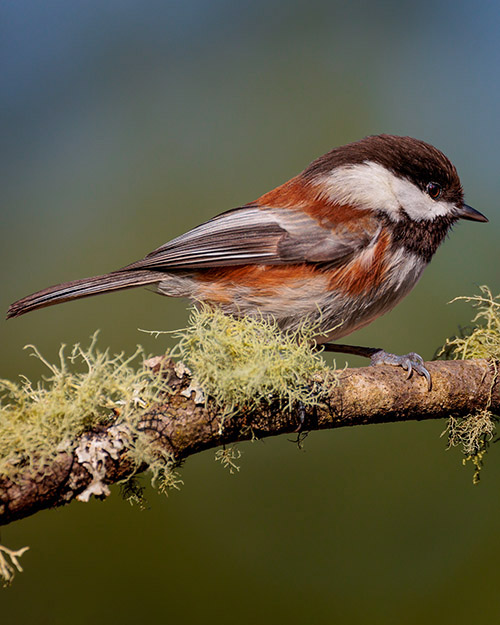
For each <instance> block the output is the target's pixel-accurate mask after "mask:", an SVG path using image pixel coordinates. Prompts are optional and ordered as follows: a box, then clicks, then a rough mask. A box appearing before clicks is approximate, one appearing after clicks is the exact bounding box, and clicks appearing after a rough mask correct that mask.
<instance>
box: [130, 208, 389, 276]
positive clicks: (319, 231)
mask: <svg viewBox="0 0 500 625" xmlns="http://www.w3.org/2000/svg"><path fill="white" fill-rule="evenodd" d="M377 234H378V230H377V224H376V223H375V222H374V220H371V219H368V220H367V219H366V218H365V219H364V220H363V219H360V220H359V225H358V227H357V228H356V229H354V230H353V229H352V225H351V227H350V228H348V227H346V226H342V225H341V224H338V225H336V226H335V228H333V229H326V228H323V227H322V226H321V225H320V224H319V223H318V222H317V221H316V220H315V219H313V218H312V217H309V216H308V215H307V214H306V213H304V212H303V211H300V210H296V209H290V208H271V207H258V206H252V205H249V206H244V207H242V208H236V209H233V210H230V211H228V212H226V213H222V214H221V215H219V216H217V217H214V218H213V219H211V220H210V221H207V222H206V223H204V224H201V225H200V226H197V227H196V228H193V230H190V231H189V232H186V234H182V235H181V236H179V237H177V238H176V239H173V240H172V241H169V242H168V243H165V245H162V246H161V247H159V248H158V249H156V250H154V251H153V252H151V253H150V254H148V255H147V256H146V257H145V258H144V259H143V260H140V261H137V262H136V263H133V264H131V265H127V266H126V267H124V268H123V269H155V270H158V271H161V270H168V269H202V268H210V267H221V266H226V267H227V266H231V265H232V266H234V265H246V264H261V263H262V264H269V265H279V264H284V263H301V262H317V263H332V264H335V263H340V262H342V261H344V260H345V259H346V258H348V257H350V256H352V255H353V254H355V253H356V252H357V251H358V250H360V249H362V248H363V247H366V246H367V245H369V243H370V242H371V241H372V240H373V239H374V237H375V236H376V235H377Z"/></svg>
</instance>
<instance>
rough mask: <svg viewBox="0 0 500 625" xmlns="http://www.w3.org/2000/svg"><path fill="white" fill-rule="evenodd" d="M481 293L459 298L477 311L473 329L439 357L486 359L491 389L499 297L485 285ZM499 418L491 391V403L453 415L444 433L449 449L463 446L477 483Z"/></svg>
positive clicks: (498, 341)
mask: <svg viewBox="0 0 500 625" xmlns="http://www.w3.org/2000/svg"><path fill="white" fill-rule="evenodd" d="M480 290H481V294H480V295H476V296H472V297H457V298H455V299H454V300H453V302H456V301H458V300H463V301H466V302H469V303H471V304H472V305H473V306H474V307H475V308H477V309H478V312H477V314H476V316H475V317H474V319H473V320H472V323H473V324H475V325H474V326H473V327H472V328H470V329H468V330H465V331H462V332H461V335H460V336H455V337H453V338H451V339H448V340H447V341H446V343H445V345H444V347H443V348H442V350H441V352H440V354H439V355H440V356H442V357H445V358H451V359H454V360H460V359H462V360H467V359H469V358H486V359H488V360H490V361H491V363H492V366H493V367H494V376H493V382H492V386H491V391H492V390H493V385H494V384H495V381H496V379H497V377H498V369H497V367H498V365H497V363H498V361H499V360H500V295H497V296H493V295H492V293H491V291H490V289H489V288H488V287H486V286H482V287H480ZM497 422H498V415H495V414H493V413H492V411H491V392H490V395H489V400H488V401H487V403H486V405H485V406H484V408H483V409H482V410H480V411H479V412H477V413H475V414H470V415H467V416H466V417H463V418H456V417H454V416H451V417H450V419H449V421H448V426H447V428H446V430H445V432H443V434H447V436H448V445H449V447H456V446H460V447H461V448H462V451H463V453H464V456H465V458H464V463H466V462H472V464H473V465H474V477H473V481H474V483H477V482H478V481H479V479H480V473H481V469H482V468H483V463H484V456H485V454H486V452H487V450H488V448H489V446H490V443H491V441H492V440H493V437H494V435H495V430H496V424H497Z"/></svg>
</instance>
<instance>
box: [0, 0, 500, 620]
mask: <svg viewBox="0 0 500 625" xmlns="http://www.w3.org/2000/svg"><path fill="white" fill-rule="evenodd" d="M499 11H500V10H499V7H498V4H497V3H486V2H484V3H477V2H466V1H460V0H458V1H457V0H454V1H451V0H450V1H444V0H441V1H439V0H438V1H437V2H436V1H434V2H430V1H429V0H421V1H420V2H418V3H415V2H410V1H406V0H398V1H397V2H384V3H380V2H368V3H367V2H357V1H350V2H346V1H336V0H334V1H332V0H328V1H327V0H307V1H304V0H288V2H278V1H276V0H265V1H264V0H252V1H251V2H249V1H246V0H237V1H236V2H235V1H234V0H232V1H229V0H212V1H210V2H209V1H207V0H190V1H189V2H181V1H177V2H173V1H167V2H165V1H163V2H160V1H150V0H148V1H142V2H139V1H138V0H135V1H134V0H120V1H118V0H111V1H107V2H102V1H96V0H73V1H72V2H63V1H49V2H37V1H34V0H32V1H27V0H19V1H17V2H2V3H0V75H1V77H2V80H1V85H0V89H1V100H0V101H1V118H0V125H1V129H0V130H1V137H2V141H1V148H0V150H1V154H0V159H1V168H0V176H1V179H2V180H1V194H2V202H1V221H2V227H1V229H0V237H1V243H0V255H1V263H0V272H1V278H0V282H1V284H2V289H1V291H0V298H1V306H0V309H1V310H4V311H5V310H6V309H7V307H8V305H9V304H10V303H11V302H12V301H14V300H15V299H18V298H19V297H22V296H24V295H26V294H28V293H31V292H33V291H35V290H38V289H40V288H43V287H46V286H48V285H50V284H54V283H57V282H62V281H65V280H69V279H73V278H78V277H85V276H89V275H94V274H98V273H103V272H107V271H109V270H112V269H116V268H118V267H121V266H123V265H125V264H127V263H129V262H131V261H134V260H136V259H138V258H141V257H142V256H144V255H145V254H146V253H147V252H149V251H150V250H152V249H153V248H155V247H157V246H159V245H160V244H162V243H164V242H165V241H167V240H168V239H170V238H171V237H174V236H176V235H178V234H180V233H182V232H184V231H185V230H187V229H189V228H191V227H193V226H195V225H196V224H198V223H200V222H202V221H204V220H206V219H208V218H210V217H211V216H213V215H215V214H217V213H219V212H222V211H224V210H226V209H229V208H232V207H235V206H239V205H241V204H244V203H246V202H248V201H250V200H253V199H254V198H256V197H258V196H259V195H260V194H262V193H263V192H265V191H267V190H269V189H271V188H272V187H274V186H276V185H278V184H280V183H281V182H283V181H285V180H286V179H288V178H290V177H291V176H292V175H294V174H296V173H298V172H299V171H300V170H301V169H303V167H305V166H306V165H307V164H308V163H309V162H310V161H311V160H313V159H314V158H316V157H317V156H319V155H320V154H323V153H324V152H326V151H327V150H329V149H331V148H332V147H334V146H337V145H341V144H343V143H347V142H350V141H354V140H357V139H359V138H361V137H363V136H365V135H367V134H376V133H380V132H387V133H393V134H408V135H412V136H415V137H418V138H420V139H424V140H426V141H428V142H430V143H433V144H434V145H436V146H437V147H439V148H441V149H442V150H443V151H444V152H445V153H446V154H447V155H448V156H449V157H450V158H451V159H452V160H453V162H454V163H455V165H456V166H457V168H458V170H459V172H460V174H461V178H462V182H463V185H464V187H465V191H466V200H467V201H468V203H470V204H471V205H472V206H474V207H476V208H478V209H479V210H481V211H483V212H484V213H485V214H486V215H487V216H488V217H489V218H490V223H489V224H488V225H483V224H476V223H470V222H465V223H461V224H459V225H457V227H456V228H455V230H454V232H453V233H452V234H451V236H450V238H449V240H448V241H447V242H446V243H445V245H444V246H443V248H442V249H440V251H439V252H438V254H437V256H436V258H435V259H434V260H433V262H432V265H431V267H430V268H429V269H428V270H427V272H426V274H425V275H424V277H423V279H422V281H421V282H420V284H419V285H418V287H417V288H416V289H415V290H414V292H413V293H412V294H411V295H410V296H409V297H408V298H407V299H405V301H404V302H403V303H402V304H400V305H399V307H398V308H397V309H396V310H395V311H393V312H392V313H391V314H390V315H389V316H387V317H385V318H382V319H380V320H378V321H377V322H375V323H374V324H373V325H371V326H369V327H368V328H366V329H365V330H363V331H361V332H359V333H357V334H356V335H355V337H352V342H354V343H357V344H366V345H377V346H378V345H382V346H384V347H385V348H386V349H388V350H391V351H394V352H396V353H406V352H408V351H410V350H415V351H418V352H419V353H420V354H422V356H423V357H424V358H426V359H429V358H431V357H432V356H433V354H434V352H435V350H436V349H437V348H438V347H439V346H440V345H441V344H442V343H443V342H444V340H445V339H446V337H447V336H450V335H452V334H454V333H455V332H456V331H457V329H458V327H459V326H464V325H467V324H468V322H469V320H470V318H471V316H472V311H471V309H470V308H469V307H468V306H467V305H465V304H463V303H461V304H453V305H451V306H450V305H448V304H447V302H449V300H451V299H452V298H453V297H455V296H457V295H463V294H474V293H477V291H478V285H480V284H488V285H490V287H491V288H492V290H493V292H494V293H498V292H499V290H500V271H499V248H498V243H497V241H498V237H499V234H500V211H499V208H498V197H497V193H498V173H497V172H498V154H499V136H500V135H499V131H500V121H499V115H498V111H499V105H500V81H499V75H498V71H499V70H498V68H499V66H500V43H499V40H498V32H499V28H500V12H499ZM186 321H187V312H186V304H185V302H183V301H178V300H168V299H165V298H161V297H158V296H157V295H154V294H152V293H150V292H148V291H147V290H134V291H128V292H123V293H118V294H113V295H107V296H103V297H99V298H91V299H87V300H82V301H80V302H74V303H71V304H64V305H62V306H58V307H54V308H48V309H45V310H42V311H39V312H36V313H33V314H31V315H28V316H26V317H23V318H20V319H16V320H13V321H10V322H8V323H6V322H1V323H0V337H1V338H0V340H1V345H2V358H1V362H0V377H7V378H13V379H15V378H17V376H18V375H19V374H20V373H24V374H27V375H28V376H30V377H32V378H35V379H37V378H39V377H40V376H41V375H42V374H43V370H42V369H41V367H40V365H39V363H38V362H36V361H35V360H34V359H32V358H28V356H27V353H26V352H23V350H22V347H23V345H25V344H26V343H35V344H36V345H37V346H38V347H39V348H40V349H41V351H42V353H43V354H44V355H45V356H46V357H47V358H49V359H50V360H55V359H56V357H57V352H58V349H59V346H60V343H61V342H64V343H67V344H71V343H73V342H75V341H82V342H86V341H87V340H88V337H89V336H90V335H91V334H92V333H93V332H94V331H95V330H96V329H97V328H99V329H100V330H101V334H100V345H101V347H103V348H104V347H108V346H109V347H110V348H111V349H112V350H113V351H120V350H125V351H127V352H130V351H132V350H133V349H134V347H135V345H136V344H137V343H141V344H142V345H144V346H145V348H146V350H147V351H148V352H150V353H161V352H162V351H164V350H165V349H166V348H167V347H168V346H169V345H170V344H171V339H168V338H165V337H162V338H160V339H154V338H152V337H151V336H149V335H145V334H143V333H141V332H139V330H138V329H139V328H146V329H150V330H156V329H165V330H173V329H176V328H180V327H183V326H184V325H185V324H186ZM350 338H351V337H350ZM169 341H170V342H169ZM344 362H345V361H344V360H343V358H340V359H337V363H338V364H339V365H343V364H344ZM351 364H356V365H357V364H362V363H361V361H355V360H352V361H351ZM365 364H366V363H365ZM444 426H445V424H444V422H435V423H416V422H415V423H404V424H399V425H384V426H380V425H379V426H370V427H358V428H354V429H346V430H339V431H331V432H315V433H312V434H311V435H310V436H309V437H308V439H307V441H306V444H305V449H304V450H303V451H299V450H298V449H297V447H296V445H294V444H293V443H291V442H289V441H288V440H286V438H278V439H276V440H267V441H265V442H258V443H253V444H245V445H242V446H241V448H240V449H241V450H242V452H243V456H242V458H241V461H240V464H241V471H240V473H239V474H237V475H230V474H229V473H228V472H227V471H226V470H224V469H223V468H222V466H220V465H219V464H218V463H216V462H215V461H214V453H213V452H207V453H204V454H201V455H199V456H197V457H194V458H191V459H189V460H188V461H187V462H186V464H185V466H184V467H183V468H182V470H181V476H182V479H183V480H184V483H185V484H184V487H183V488H182V490H181V491H180V492H179V493H177V492H175V493H173V494H172V495H171V496H170V497H169V498H165V497H162V496H159V495H157V494H156V493H155V492H154V491H152V490H151V489H148V493H147V494H148V497H149V509H148V510H146V511H144V512H142V511H140V510H139V508H137V507H135V508H133V507H130V506H129V505H128V504H127V503H125V502H124V501H122V500H121V499H120V497H119V494H118V491H117V490H116V489H115V491H114V495H113V496H112V497H111V499H109V500H108V501H107V502H105V503H99V502H92V503H90V504H87V505H84V504H79V503H73V504H71V505H70V506H68V507H67V508H65V509H60V510H55V511H47V512H43V513H40V514H37V515H36V516H34V517H32V518H29V519H26V520H24V521H22V522H19V523H16V524H14V525H12V526H8V527H7V528H4V529H3V530H2V533H1V536H0V539H1V541H2V542H3V543H5V544H7V545H8V546H10V547H21V546H23V545H26V544H27V545H30V546H31V550H30V551H29V552H28V553H27V554H26V555H25V556H24V557H23V560H22V563H23V565H24V566H25V573H23V574H22V575H19V576H18V577H17V579H16V580H15V582H14V585H13V586H12V587H11V588H10V589H7V590H0V608H1V614H2V622H5V623H8V622H9V623H10V622H15V623H17V624H19V625H24V624H27V623H38V624H40V625H42V624H45V623H46V624H50V625H55V624H59V623H61V624H62V623H64V624H66V623H68V622H70V623H72V624H75V625H76V624H80V623H81V624H83V623H85V624H86V623H88V622H93V623H95V624H100V623H103V624H104V623H110V622H120V623H123V624H128V623H137V622H138V621H139V620H141V621H145V622H153V623H156V622H174V621H178V622H183V623H198V622H202V621H203V622H205V623H218V624H219V625H222V624H224V623H230V622H234V621H237V622H239V623H255V622H256V620H257V621H261V622H273V623H299V622H300V623H303V622H311V623H332V622H338V623H346V624H351V623H352V624H358V623H368V622H369V623H370V624H372V625H373V624H378V623H380V624H384V625H386V624H390V623H394V624H396V623H397V624H400V623H405V624H413V623H415V624H417V623H418V624H421V623H422V622H425V623H442V622H454V623H457V624H458V623H469V622H471V620H473V619H476V618H477V615H478V613H481V615H482V616H483V618H484V620H487V619H489V620H491V619H495V618H496V619H498V618H499V617H500V600H498V598H497V592H496V589H497V587H498V584H499V582H500V573H499V572H498V562H499V560H500V546H499V544H498V541H497V540H496V531H497V528H498V525H499V523H500V497H499V492H500V488H499V484H500V453H499V452H500V450H499V449H497V446H496V445H495V446H493V448H492V450H491V452H490V454H489V457H488V459H487V466H486V469H485V471H484V473H483V477H482V481H481V483H480V485H479V486H475V487H474V486H473V485H472V470H471V468H470V467H466V468H463V467H462V465H461V457H460V455H459V454H458V453H455V452H450V451H446V440H445V438H440V434H441V432H442V430H443V429H444ZM493 622H494V621H493Z"/></svg>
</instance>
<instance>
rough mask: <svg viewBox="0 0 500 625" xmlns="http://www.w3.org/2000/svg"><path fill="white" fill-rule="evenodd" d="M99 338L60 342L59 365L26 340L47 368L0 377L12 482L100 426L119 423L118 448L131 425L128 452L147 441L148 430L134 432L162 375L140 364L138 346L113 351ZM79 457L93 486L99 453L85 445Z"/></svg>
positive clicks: (0, 457) (5, 456)
mask: <svg viewBox="0 0 500 625" xmlns="http://www.w3.org/2000/svg"><path fill="white" fill-rule="evenodd" d="M96 341H97V333H96V334H94V336H93V337H92V339H91V342H90V345H89V346H88V347H87V348H83V347H82V346H81V345H80V344H77V345H75V346H74V347H73V348H72V349H70V350H69V352H68V351H67V349H66V347H65V346H64V345H63V346H62V347H61V349H60V350H59V363H58V364H57V365H54V364H51V363H49V362H48V361H47V360H46V359H45V358H44V357H43V356H42V355H41V354H40V352H39V351H38V350H37V349H36V348H35V347H33V346H28V349H30V350H31V354H32V355H34V356H35V357H37V358H38V359H39V360H40V362H41V363H43V365H44V366H45V368H46V369H47V370H48V375H46V376H44V377H43V378H42V380H40V381H39V382H38V383H37V384H34V383H33V382H31V381H30V380H28V378H26V377H25V376H21V377H20V381H19V382H12V381H10V380H0V400H1V403H0V475H3V476H5V477H8V478H10V479H12V480H13V481H14V482H15V481H16V477H17V476H18V474H19V472H20V471H23V472H26V471H27V472H33V473H35V472H36V473H37V474H38V475H39V476H43V475H45V474H46V472H47V471H50V464H51V461H53V460H54V459H55V458H56V456H57V455H58V454H59V453H61V452H69V453H74V452H75V451H76V450H77V446H79V447H78V449H80V451H82V453H83V450H82V449H81V445H82V441H83V439H82V440H80V439H81V437H82V436H83V435H85V433H90V432H92V431H94V430H95V429H96V428H98V427H100V426H113V427H114V428H115V429H116V428H118V429H119V430H120V441H121V442H120V448H123V447H124V446H125V443H124V438H126V435H127V431H130V432H132V431H134V435H133V436H130V440H129V441H128V446H129V447H130V449H131V452H130V453H132V454H133V453H134V452H135V451H136V449H137V447H140V446H141V445H143V444H144V441H143V439H144V438H146V435H145V434H142V433H136V431H135V426H136V424H137V423H138V421H139V419H140V416H141V414H142V413H143V412H144V410H146V409H147V407H148V406H149V405H151V404H152V403H153V402H154V401H155V399H156V398H157V396H158V394H159V393H160V392H161V391H162V390H163V389H164V382H163V381H162V379H161V377H160V376H159V375H155V374H153V373H152V371H151V369H150V368H147V367H145V366H144V365H143V364H142V361H143V359H144V352H143V350H142V348H140V347H138V348H137V350H136V351H135V353H134V354H132V355H131V356H129V357H125V355H124V354H118V355H114V356H112V355H110V354H109V352H108V351H107V350H106V351H104V352H103V351H100V350H98V349H97V347H96ZM137 362H139V363H140V364H139V366H138V367H137V368H134V365H135V364H136V363H137ZM120 428H121V429H120ZM116 431H118V430H116ZM115 438H116V437H115ZM87 451H88V450H87ZM94 451H95V450H94ZM115 451H116V450H115ZM104 452H105V453H108V455H112V453H114V451H113V450H111V449H107V451H106V450H101V456H102V454H103V453H104ZM91 455H92V454H91ZM87 456H88V457H87ZM101 460H102V458H101ZM82 462H83V463H84V464H85V463H87V464H88V465H89V466H91V465H92V471H91V474H92V476H93V479H94V478H95V480H94V482H95V483H94V487H96V488H97V489H99V487H98V481H99V480H98V478H97V472H98V469H97V463H98V459H97V456H96V454H95V453H94V454H93V455H92V458H91V457H90V455H89V454H88V453H87V455H86V456H85V458H83V457H82ZM101 486H102V485H101ZM96 492H97V491H96ZM102 494H106V493H105V492H103V493H102Z"/></svg>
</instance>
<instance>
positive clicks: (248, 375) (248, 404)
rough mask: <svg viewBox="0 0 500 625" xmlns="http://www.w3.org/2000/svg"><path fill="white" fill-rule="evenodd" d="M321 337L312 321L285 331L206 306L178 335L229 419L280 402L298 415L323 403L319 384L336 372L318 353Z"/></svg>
mask: <svg viewBox="0 0 500 625" xmlns="http://www.w3.org/2000/svg"><path fill="white" fill-rule="evenodd" d="M317 335H318V327H317V325H312V324H311V323H308V322H307V320H306V321H304V324H303V325H302V326H301V327H300V328H299V329H298V330H297V331H295V332H281V331H280V329H279V328H278V326H277V325H276V323H275V322H274V321H273V320H267V319H252V318H249V317H243V318H236V317H232V316H229V315H225V314H223V313H222V312H221V311H219V310H217V309H215V310H214V309H212V308H208V307H206V306H200V307H198V308H195V309H193V311H192V314H191V318H190V322H189V325H188V327H187V328H186V329H185V330H182V331H181V332H178V333H177V336H178V338H179V343H178V345H177V348H176V350H175V352H174V353H175V354H177V355H179V356H180V357H181V358H182V360H183V362H185V363H186V365H187V366H188V367H189V369H190V370H191V371H192V373H193V378H194V380H195V381H196V383H197V384H198V385H199V386H200V387H201V388H202V389H203V390H204V392H205V394H206V395H208V396H209V397H210V398H211V399H212V400H213V401H215V403H216V404H217V405H218V407H219V408H220V409H221V410H222V411H223V413H224V414H225V415H226V417H227V416H230V415H231V414H233V413H234V412H235V411H237V410H238V409H241V408H242V407H244V408H246V409H248V410H257V409H258V408H259V407H262V405H263V404H264V405H265V404H268V405H270V404H274V403H276V402H278V404H279V405H280V407H281V408H282V409H284V410H292V409H293V408H294V407H296V406H297V405H302V406H304V407H307V406H314V405H318V403H320V402H321V400H322V393H321V388H320V387H319V385H318V384H317V381H318V380H320V379H321V375H326V374H327V373H331V371H330V369H328V367H327V366H326V364H325V362H324V361H323V359H322V357H321V356H320V350H318V349H317V348H316V343H315V336H317ZM332 378H333V374H332Z"/></svg>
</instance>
